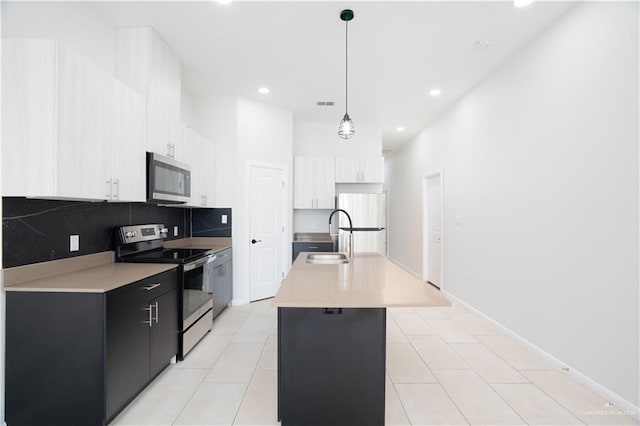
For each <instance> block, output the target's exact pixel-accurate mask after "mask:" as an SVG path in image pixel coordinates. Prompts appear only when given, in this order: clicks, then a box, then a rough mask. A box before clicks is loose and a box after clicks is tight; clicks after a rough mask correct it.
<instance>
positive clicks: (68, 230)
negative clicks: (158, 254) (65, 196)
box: [2, 197, 214, 268]
mask: <svg viewBox="0 0 640 426" xmlns="http://www.w3.org/2000/svg"><path fill="white" fill-rule="evenodd" d="M206 210H209V211H211V210H214V209H206ZM190 211H191V209H188V208H181V207H159V206H156V205H155V204H144V203H107V202H79V201H58V200H35V199H27V198H21V197H4V198H3V199H2V216H3V217H2V266H3V267H4V268H10V267H14V266H20V265H27V264H31V263H37V262H45V261H49V260H57V259H64V258H68V257H73V256H82V255H86V254H92V253H98V252H102V251H108V250H113V249H114V228H115V227H118V226H123V225H135V224H144V223H163V224H165V225H166V226H167V228H169V235H170V237H169V239H176V238H185V237H189V236H190V235H191V223H190V222H191V221H190V216H191V215H190ZM174 226H177V227H178V233H179V234H178V236H177V237H174V236H173V229H174ZM70 235H79V236H80V250H79V251H74V252H71V251H69V236H70Z"/></svg>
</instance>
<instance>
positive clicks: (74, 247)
mask: <svg viewBox="0 0 640 426" xmlns="http://www.w3.org/2000/svg"><path fill="white" fill-rule="evenodd" d="M78 250H80V235H70V236H69V251H78Z"/></svg>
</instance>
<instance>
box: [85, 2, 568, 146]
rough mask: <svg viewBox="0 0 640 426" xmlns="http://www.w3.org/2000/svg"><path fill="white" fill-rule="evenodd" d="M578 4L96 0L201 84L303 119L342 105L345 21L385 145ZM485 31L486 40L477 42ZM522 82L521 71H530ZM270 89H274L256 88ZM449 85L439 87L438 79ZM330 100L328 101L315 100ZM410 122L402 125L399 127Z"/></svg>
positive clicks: (357, 95) (356, 89)
mask: <svg viewBox="0 0 640 426" xmlns="http://www.w3.org/2000/svg"><path fill="white" fill-rule="evenodd" d="M573 4H574V3H569V2H536V3H533V4H532V5H531V6H529V7H526V8H521V9H519V8H515V7H514V6H513V3H512V2H511V1H502V2H495V1H494V2H483V1H482V2H481V1H474V2H452V1H441V2H419V1H413V2H399V1H393V2H391V1H390V2H365V1H351V2H334V1H322V2H310V1H298V2H244V1H243V2H240V1H236V2H233V3H231V4H228V5H222V4H219V3H217V2H213V1H200V2H159V1H151V2H99V3H94V7H96V8H97V9H98V11H99V13H100V14H101V15H103V16H105V17H106V18H107V19H110V20H111V21H112V22H113V23H114V24H115V25H117V26H137V25H150V26H152V27H154V28H155V29H156V30H157V31H158V32H159V33H160V35H161V36H162V37H163V38H164V39H165V40H166V41H167V42H168V43H169V44H170V45H171V47H172V48H173V49H174V50H175V51H176V52H177V54H178V56H179V57H180V59H181V60H182V63H183V85H184V88H185V89H186V91H188V92H190V93H192V94H194V95H209V94H233V95H239V96H243V97H247V98H250V99H255V100H259V101H262V102H265V103H268V104H272V105H277V106H281V107H283V108H286V109H289V110H291V111H293V113H294V116H295V119H296V120H314V121H315V120H317V121H327V120H330V121H335V123H336V131H337V126H338V122H339V121H340V119H341V118H342V115H343V114H344V48H345V46H344V36H345V31H344V30H345V28H344V23H343V22H342V21H340V19H339V13H340V11H341V10H342V9H344V8H351V9H353V10H354V12H355V18H354V20H353V21H351V23H350V24H349V114H350V115H351V117H352V119H353V120H354V123H355V126H356V131H357V128H358V127H357V126H358V123H368V124H378V125H380V126H382V128H383V146H384V147H385V148H386V149H393V148H395V147H397V146H399V145H400V144H402V143H404V142H406V141H407V140H409V139H410V138H411V137H412V136H413V135H415V134H416V133H417V132H419V131H420V130H421V129H422V128H423V127H424V126H425V125H427V124H428V123H429V122H430V121H431V120H433V119H434V118H435V117H436V116H438V115H439V114H441V113H442V112H443V111H444V110H445V109H447V108H448V107H449V106H450V105H451V104H452V103H453V102H455V101H456V99H458V98H459V97H460V96H461V95H463V94H464V93H465V92H466V91H468V90H470V89H471V88H472V87H473V86H474V85H476V84H477V83H478V82H479V81H481V80H482V79H483V78H484V77H485V76H486V75H487V74H488V73H489V72H490V71H491V70H493V69H495V68H496V67H497V66H499V65H500V64H501V63H502V62H503V61H504V60H505V59H506V58H507V57H508V56H510V55H512V54H513V53H514V52H515V51H516V50H517V49H519V48H521V47H522V46H523V45H524V44H526V43H527V42H528V41H529V40H531V39H532V38H533V37H535V35H536V34H538V33H539V32H540V31H542V30H543V29H544V28H546V27H547V26H548V25H550V24H551V23H552V22H553V21H554V20H555V19H557V18H558V17H559V16H560V15H562V14H563V13H564V12H566V11H567V10H568V8H569V7H571V6H572V5H573ZM482 38H486V39H488V40H490V42H491V45H490V47H489V48H487V49H479V48H477V47H475V46H474V44H475V42H476V41H477V40H479V39H482ZM523 84H526V82H523ZM260 86H267V87H269V88H270V89H271V93H270V94H268V95H262V94H259V93H258V92H257V89H258V88H259V87H260ZM434 87H438V88H440V89H442V94H441V95H440V96H439V97H437V98H435V97H431V96H429V94H428V91H429V90H430V89H431V88H434ZM319 100H333V101H335V102H336V104H335V106H333V107H318V106H316V101H319ZM398 126H403V127H404V128H405V129H406V130H405V131H404V132H402V133H398V132H396V127H398Z"/></svg>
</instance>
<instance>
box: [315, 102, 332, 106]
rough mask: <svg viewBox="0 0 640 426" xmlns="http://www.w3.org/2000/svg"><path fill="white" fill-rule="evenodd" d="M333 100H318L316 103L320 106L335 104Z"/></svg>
mask: <svg viewBox="0 0 640 426" xmlns="http://www.w3.org/2000/svg"><path fill="white" fill-rule="evenodd" d="M333 103H334V102H333V101H318V102H316V104H317V105H318V106H333Z"/></svg>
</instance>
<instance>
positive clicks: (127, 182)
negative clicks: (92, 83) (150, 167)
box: [106, 79, 147, 202]
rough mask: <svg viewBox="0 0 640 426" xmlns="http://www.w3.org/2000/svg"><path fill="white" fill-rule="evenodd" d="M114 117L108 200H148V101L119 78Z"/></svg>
mask: <svg viewBox="0 0 640 426" xmlns="http://www.w3.org/2000/svg"><path fill="white" fill-rule="evenodd" d="M113 116H114V117H113V118H114V123H113V143H112V144H111V146H112V149H111V150H110V151H111V152H110V155H109V178H108V179H107V182H106V184H107V188H108V193H107V195H108V196H107V200H109V201H137V202H143V201H146V197H147V194H146V181H147V176H146V155H145V153H146V151H145V143H146V130H147V126H146V116H147V102H146V101H145V99H144V98H143V97H142V95H140V94H139V93H138V92H136V91H135V90H133V89H131V88H129V87H128V86H127V85H125V84H124V83H122V82H121V81H119V80H117V79H113Z"/></svg>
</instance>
